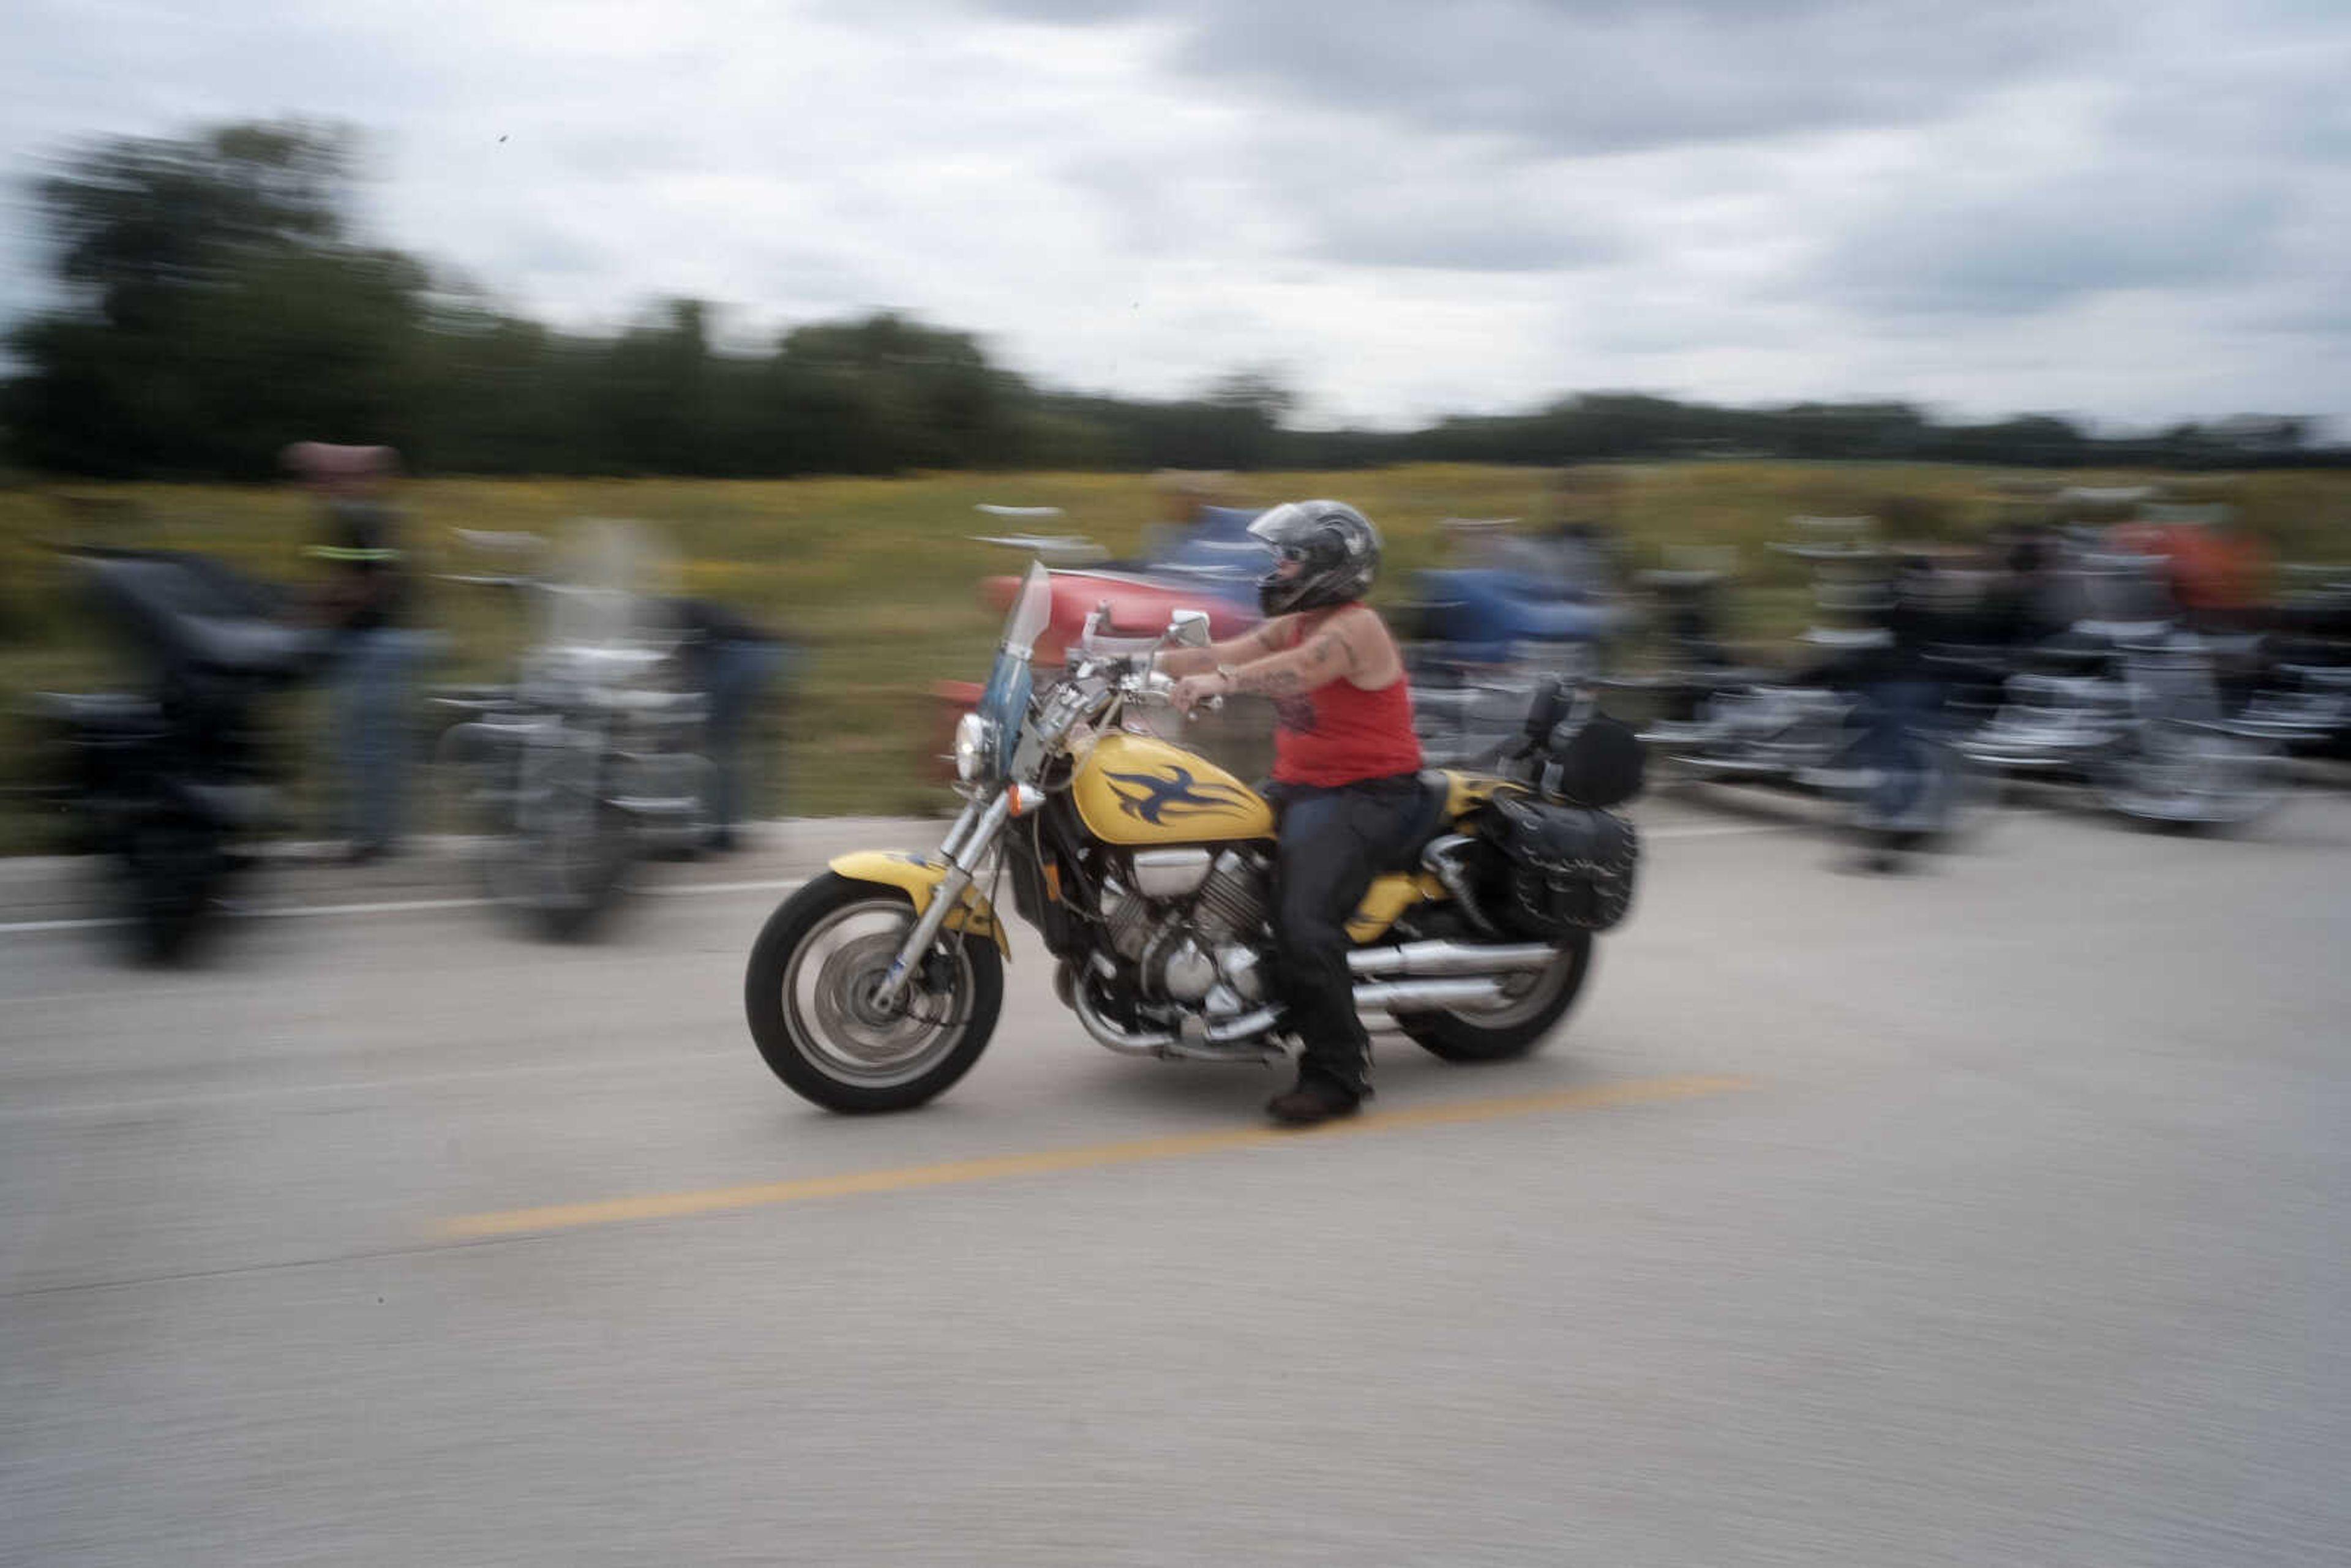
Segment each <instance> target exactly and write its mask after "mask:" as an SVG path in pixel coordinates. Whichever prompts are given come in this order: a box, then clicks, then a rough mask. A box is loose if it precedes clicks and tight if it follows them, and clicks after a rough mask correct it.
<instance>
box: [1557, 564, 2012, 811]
mask: <svg viewBox="0 0 2351 1568" xmlns="http://www.w3.org/2000/svg"><path fill="white" fill-rule="evenodd" d="M1794 522H1795V524H1796V526H1797V528H1798V529H1799V531H1800V533H1801V534H1802V535H1803V536H1804V537H1802V538H1799V539H1796V540H1792V541H1781V542H1776V543H1774V544H1773V545H1772V546H1771V549H1773V550H1775V551H1776V552H1779V553H1782V554H1786V555H1790V556H1792V557H1795V558H1797V559H1802V560H1804V561H1807V562H1808V563H1809V564H1810V565H1811V567H1812V569H1813V607H1814V614H1815V620H1814V622H1813V625H1812V626H1811V627H1809V628H1808V629H1807V630H1806V631H1805V632H1804V633H1803V635H1802V644H1803V646H1804V647H1805V649H1806V650H1807V653H1808V655H1809V656H1808V658H1807V661H1806V664H1807V666H1808V667H1806V668H1805V669H1802V670H1800V671H1797V672H1792V673H1791V672H1783V671H1779V670H1773V669H1769V668H1764V667H1760V666H1752V665H1742V664H1737V663H1735V662H1733V661H1732V659H1731V658H1730V655H1729V653H1728V651H1727V649H1726V647H1725V645H1724V643H1723V640H1722V623H1721V616H1720V595H1721V590H1722V585H1723V583H1724V582H1725V580H1727V577H1728V568H1729V565H1730V564H1731V563H1730V561H1729V559H1712V560H1709V561H1708V563H1707V564H1703V565H1687V566H1680V567H1677V568H1673V569H1668V570H1658V571H1650V572H1644V573H1641V574H1640V576H1639V581H1640V583H1641V585H1642V586H1643V587H1644V588H1646V590H1648V591H1650V592H1651V593H1652V594H1653V595H1654V596H1655V599H1656V606H1657V608H1656V620H1657V622H1658V625H1659V629H1660V631H1661V633H1662V635H1663V639H1664V648H1665V662H1666V668H1665V669H1664V670H1663V671H1662V672H1660V673H1657V674H1646V675H1630V674H1611V675H1604V676H1602V677H1600V679H1599V683H1598V684H1599V685H1601V686H1603V687H1604V688H1607V689H1613V690H1619V691H1628V692H1639V693H1642V694H1645V695H1646V697H1647V699H1648V700H1649V703H1650V706H1651V708H1652V714H1651V716H1650V717H1649V719H1648V721H1647V722H1646V724H1645V725H1644V726H1643V727H1642V728H1641V730H1640V732H1639V733H1640V737H1641V739H1642V741H1643V743H1644V744H1645V745H1646V746H1647V747H1649V751H1650V756H1651V758H1653V760H1654V761H1656V763H1657V765H1658V766H1659V770H1660V773H1661V775H1662V776H1663V777H1666V778H1668V779H1681V780H1685V781H1703V780H1713V781H1719V782H1726V783H1746V784H1757V785H1762V786H1766V787H1770V788H1776V789H1792V790H1795V791H1798V792H1802V793H1805V794H1812V795H1818V796H1823V797H1825V798H1827V799H1829V800H1834V801H1835V802H1837V803H1838V804H1839V806H1840V808H1841V809H1842V810H1843V811H1844V816H1845V821H1846V824H1847V825H1848V826H1849V827H1850V828H1852V829H1854V830H1855V831H1858V832H1861V833H1864V834H1866V835H1869V836H1872V837H1874V838H1877V839H1880V840H1883V841H1890V842H1895V843H1916V842H1924V841H1940V842H1949V841H1953V840H1955V839H1957V838H1959V837H1960V836H1962V835H1964V834H1965V833H1966V832H1968V831H1970V830H1972V829H1973V828H1974V827H1976V826H1977V825H1978V824H1979V823H1980V821H1982V820H1983V815H1984V813H1985V812H1986V811H1988V810H1989V809H1990V808H1991V806H1992V805H1993V804H1994V803H1995V802H1996V800H1997V798H1998V779H1997V777H1996V776H1995V775H1993V774H1991V773H1990V772H1989V771H1987V770H1985V769H1983V768H1979V767H1977V766H1975V765H1973V764H1972V763H1971V762H1970V760H1969V759H1968V758H1965V757H1964V756H1963V755H1961V754H1960V753H1959V750H1958V749H1957V748H1956V747H1955V746H1954V745H1953V744H1952V734H1951V729H1950V727H1949V721H1948V719H1947V718H1946V717H1945V716H1944V714H1943V712H1942V706H1943V705H1942V703H1941V702H1940V700H1939V697H1940V695H1941V692H1942V690H1943V687H1944V685H1945V682H1944V681H1943V680H1942V679H1941V678H1940V676H1939V675H1938V674H1937V672H1935V671H1934V670H1933V669H1932V668H1931V667H1928V668H1927V669H1924V670H1911V669H1909V668H1908V667H1907V664H1906V663H1905V661H1904V660H1903V659H1902V657H1900V650H1898V649H1897V648H1896V635H1895V632H1894V631H1893V630H1892V629H1891V624H1890V621H1891V616H1892V612H1893V610H1894V608H1895V603H1896V599H1895V589H1894V576H1893V571H1892V558H1891V556H1890V555H1889V553H1888V552H1887V551H1886V550H1884V549H1882V548H1881V547H1879V546H1878V545H1877V544H1876V541H1875V538H1874V537H1873V534H1874V525H1872V524H1871V522H1870V520H1869V519H1866V518H1858V517H1800V518H1796V519H1794Z"/></svg>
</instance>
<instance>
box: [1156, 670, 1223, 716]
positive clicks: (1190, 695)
mask: <svg viewBox="0 0 2351 1568" xmlns="http://www.w3.org/2000/svg"><path fill="white" fill-rule="evenodd" d="M1231 689H1232V687H1231V685H1229V684H1228V682H1227V681H1226V680H1225V677H1224V676H1223V675H1221V674H1206V675H1186V676H1185V677H1184V678H1183V679H1182V680H1180V681H1177V682H1176V683H1175V685H1174V686H1173V687H1171V688H1169V690H1168V693H1167V700H1168V701H1169V702H1171V703H1173V704H1174V705H1175V711H1176V712H1177V713H1181V714H1189V713H1190V712H1191V711H1192V710H1193V709H1194V708H1196V707H1198V706H1200V705H1201V704H1203V703H1206V704H1207V705H1208V706H1211V707H1221V706H1224V697H1225V694H1226V693H1227V692H1228V691H1230V690H1231Z"/></svg>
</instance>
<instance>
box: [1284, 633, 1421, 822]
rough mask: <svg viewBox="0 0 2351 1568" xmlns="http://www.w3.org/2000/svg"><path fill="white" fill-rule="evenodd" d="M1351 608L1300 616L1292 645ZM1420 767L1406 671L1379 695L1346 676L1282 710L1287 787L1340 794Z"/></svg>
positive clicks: (1289, 700)
mask: <svg viewBox="0 0 2351 1568" xmlns="http://www.w3.org/2000/svg"><path fill="white" fill-rule="evenodd" d="M1345 608H1346V606H1344V605H1338V606H1335V607H1333V608H1332V609H1331V610H1326V611H1316V612H1309V613H1308V614H1305V615H1301V616H1300V617H1299V618H1298V622H1297V634H1296V635H1295V636H1293V637H1291V638H1290V646H1291V647H1293V648H1294V647H1296V646H1297V645H1298V644H1299V643H1301V642H1303V641H1304V640H1305V637H1306V634H1307V633H1308V632H1311V631H1313V630H1314V629H1315V628H1317V627H1319V626H1321V625H1322V622H1325V621H1327V620H1329V619H1330V618H1331V616H1332V615H1333V614H1336V613H1337V612H1338V611H1340V610H1343V609H1345ZM1419 768H1420V737H1418V736H1416V735H1415V734H1413V730H1412V685H1411V683H1410V682H1408V681H1406V680H1405V678H1404V675H1403V674H1401V673H1399V674H1397V675H1396V678H1395V680H1393V681H1391V682H1389V683H1388V684H1387V685H1384V686H1382V687H1380V688H1379V689H1378V690H1377V691H1365V690H1364V688H1363V687H1361V686H1359V685H1355V683H1354V682H1353V681H1351V680H1349V679H1347V677H1346V676H1344V675H1342V676H1340V677H1339V678H1338V679H1337V680H1335V681H1332V682H1331V683H1330V684H1329V685H1322V686H1317V687H1315V688H1314V689H1313V690H1312V691H1311V692H1302V693H1301V694H1300V695H1297V696H1293V697H1284V698H1282V699H1281V700H1280V702H1279V703H1278V704H1276V705H1275V707H1274V731H1273V776H1274V778H1275V779H1276V780H1278V781H1279V782H1280V783H1284V784H1311V785H1318V786H1320V787H1322V788H1323V789H1335V788H1336V787H1338V786H1339V785H1342V784H1359V783H1361V782H1363V781H1364V779H1385V778H1388V777H1390V776H1391V775H1394V774H1397V773H1413V772H1416V771H1418V770H1419Z"/></svg>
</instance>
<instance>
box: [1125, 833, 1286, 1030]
mask: <svg viewBox="0 0 2351 1568" xmlns="http://www.w3.org/2000/svg"><path fill="white" fill-rule="evenodd" d="M1125 869H1126V872H1127V876H1128V877H1131V878H1132V882H1131V883H1130V882H1129V881H1128V880H1127V879H1126V878H1122V877H1119V876H1115V875H1113V876H1109V877H1105V878H1104V879H1103V882H1102V921H1103V924H1104V925H1105V926H1106V927H1107V928H1108V931H1109V936H1110V944H1111V946H1112V948H1113V950H1114V951H1115V952H1116V953H1117V954H1118V955H1119V956H1121V957H1123V958H1125V959H1127V960H1128V961H1129V962H1131V963H1133V964H1134V965H1135V966H1136V967H1137V968H1138V969H1139V970H1140V971H1141V975H1142V981H1143V989H1144V992H1145V994H1147V995H1149V996H1152V997H1155V998H1165V999H1166V1000H1169V1001H1174V1002H1177V1003H1181V1004H1184V1005H1186V1006H1187V1007H1196V1008H1198V1009H1202V1010H1203V1011H1205V1012H1207V1013H1208V1014H1209V1015H1211V1016H1213V1017H1222V1016H1228V1015H1230V1014H1235V1013H1238V1012H1241V1011H1242V1010H1244V1009H1246V1008H1248V1007H1252V1006H1255V1005H1257V1004H1258V1003H1259V1002H1262V1001H1263V1000H1264V999H1265V998H1266V995H1267V987H1266V983H1265V962H1264V953H1263V950H1262V949H1263V947H1264V932H1265V920H1266V907H1267V888H1268V883H1269V880H1270V878H1269V868H1268V866H1267V864H1266V862H1265V857H1264V856H1263V855H1261V854H1259V853H1257V852H1254V851H1249V850H1238V849H1228V850H1225V851H1223V852H1217V853H1213V854H1212V852H1210V851H1208V850H1205V849H1190V850H1144V851H1139V852H1136V853H1135V854H1134V855H1132V856H1130V857H1128V864H1127V866H1126V868H1125Z"/></svg>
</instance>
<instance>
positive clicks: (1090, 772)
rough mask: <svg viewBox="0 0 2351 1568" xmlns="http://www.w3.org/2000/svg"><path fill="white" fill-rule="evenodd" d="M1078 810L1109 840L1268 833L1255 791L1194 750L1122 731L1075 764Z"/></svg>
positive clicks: (1269, 813)
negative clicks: (1076, 767)
mask: <svg viewBox="0 0 2351 1568" xmlns="http://www.w3.org/2000/svg"><path fill="white" fill-rule="evenodd" d="M1073 792H1074V793H1075V795H1076V796H1077V800H1078V815H1079V816H1081V817H1082V818H1084V819H1085V824H1086V826H1087V827H1088V828H1090V829H1092V831H1093V833H1094V835H1095V836H1096V837H1097V838H1101V839H1103V840H1106V841H1109V842H1111V843H1113V844H1196V843H1202V842H1206V841H1211V840H1218V839H1267V838H1271V837H1272V836H1273V810H1272V808H1270V807H1269V806H1268V805H1267V804H1266V803H1265V800H1264V798H1263V797H1261V796H1260V795H1259V794H1258V792H1257V791H1256V790H1254V789H1250V788H1249V786H1248V785H1246V784H1244V783H1242V782H1241V781H1240V780H1239V779H1236V778H1234V777H1233V776H1232V775H1231V774H1229V773H1228V772H1226V771H1225V770H1224V769H1223V768H1218V767H1217V765H1216V764H1215V763H1213V762H1210V761H1209V760H1208V759H1207V758H1205V757H1202V756H1200V755H1199V754H1198V753H1196V752H1191V751H1186V750H1185V749H1184V748H1183V747H1180V746H1170V745H1168V744H1167V743H1166V742H1165V741H1164V740H1155V739H1153V738H1152V737H1149V736H1145V735H1129V734H1127V733H1125V732H1124V731H1123V730H1121V731H1116V732H1114V733H1113V734H1110V735H1105V736H1103V737H1102V738H1101V739H1100V740H1098V741H1096V742H1094V747H1093V749H1092V751H1091V752H1089V753H1088V754H1087V755H1086V757H1085V759H1084V760H1083V761H1081V762H1080V763H1079V764H1078V773H1077V780H1076V783H1075V785H1074V786H1073Z"/></svg>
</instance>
